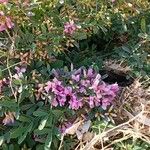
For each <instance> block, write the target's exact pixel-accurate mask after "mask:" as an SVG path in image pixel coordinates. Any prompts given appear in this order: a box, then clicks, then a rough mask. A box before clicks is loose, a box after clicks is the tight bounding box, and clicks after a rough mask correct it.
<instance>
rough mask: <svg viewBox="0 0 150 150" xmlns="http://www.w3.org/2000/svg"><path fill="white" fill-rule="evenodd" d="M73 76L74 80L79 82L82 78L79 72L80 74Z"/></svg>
mask: <svg viewBox="0 0 150 150" xmlns="http://www.w3.org/2000/svg"><path fill="white" fill-rule="evenodd" d="M71 78H72V80H74V81H76V82H79V80H80V75H79V74H78V75H72V76H71Z"/></svg>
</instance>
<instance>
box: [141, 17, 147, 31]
mask: <svg viewBox="0 0 150 150" xmlns="http://www.w3.org/2000/svg"><path fill="white" fill-rule="evenodd" d="M141 30H142V31H143V32H146V20H145V18H144V17H143V18H142V19H141Z"/></svg>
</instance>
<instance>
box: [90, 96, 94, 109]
mask: <svg viewBox="0 0 150 150" xmlns="http://www.w3.org/2000/svg"><path fill="white" fill-rule="evenodd" d="M89 106H90V108H94V97H93V96H90V97H89Z"/></svg>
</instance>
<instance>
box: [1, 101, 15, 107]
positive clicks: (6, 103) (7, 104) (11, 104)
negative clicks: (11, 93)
mask: <svg viewBox="0 0 150 150" xmlns="http://www.w3.org/2000/svg"><path fill="white" fill-rule="evenodd" d="M0 106H3V107H8V108H11V107H17V103H16V102H15V100H14V99H13V100H7V99H4V100H3V101H0Z"/></svg>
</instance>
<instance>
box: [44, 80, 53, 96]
mask: <svg viewBox="0 0 150 150" xmlns="http://www.w3.org/2000/svg"><path fill="white" fill-rule="evenodd" d="M46 85H47V86H46V87H44V89H45V91H46V92H47V93H48V92H49V91H50V89H51V88H52V82H50V81H48V82H47V83H46Z"/></svg>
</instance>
